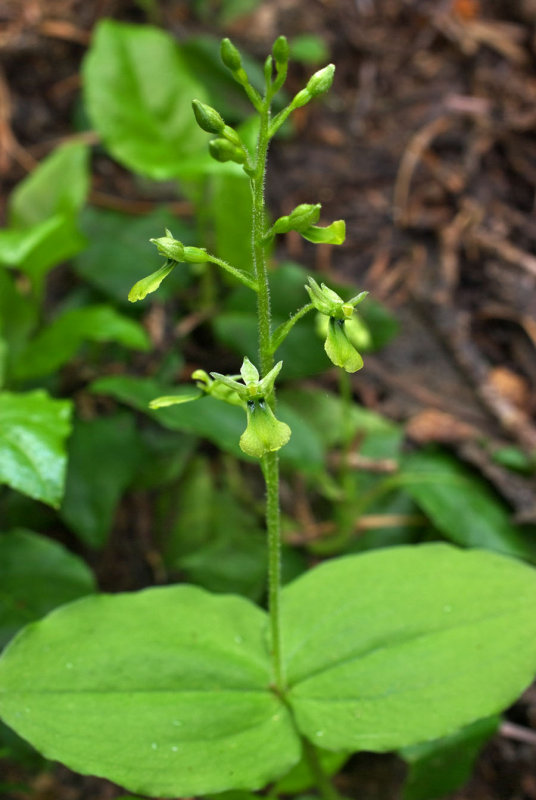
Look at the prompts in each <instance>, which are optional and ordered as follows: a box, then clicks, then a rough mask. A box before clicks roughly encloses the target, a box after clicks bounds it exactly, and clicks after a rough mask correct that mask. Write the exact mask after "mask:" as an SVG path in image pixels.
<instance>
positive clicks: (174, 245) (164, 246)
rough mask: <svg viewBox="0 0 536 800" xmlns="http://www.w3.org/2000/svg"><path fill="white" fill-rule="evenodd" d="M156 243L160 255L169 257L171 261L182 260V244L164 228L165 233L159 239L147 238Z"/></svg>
mask: <svg viewBox="0 0 536 800" xmlns="http://www.w3.org/2000/svg"><path fill="white" fill-rule="evenodd" d="M149 241H150V242H152V243H153V244H155V245H156V247H157V249H158V252H159V253H160V255H161V256H165V257H166V258H169V259H170V260H171V261H184V245H183V244H182V242H179V241H177V239H174V238H173V236H172V235H171V232H170V231H168V230H167V228H166V235H165V236H161V237H160V238H159V239H149Z"/></svg>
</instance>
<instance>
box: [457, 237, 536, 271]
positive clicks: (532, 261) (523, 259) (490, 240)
mask: <svg viewBox="0 0 536 800" xmlns="http://www.w3.org/2000/svg"><path fill="white" fill-rule="evenodd" d="M466 238H467V240H469V241H470V242H471V243H474V244H476V245H478V246H479V247H481V248H482V249H483V250H488V251H489V252H491V253H495V254H496V255H498V256H500V257H501V258H502V259H504V261H506V262H508V263H509V264H512V265H513V266H515V267H521V268H522V269H524V270H526V271H527V272H530V274H531V275H535V276H536V257H535V256H533V255H531V254H530V253H526V252H525V251H524V250H520V248H519V247H516V246H515V245H514V244H512V242H509V241H508V239H504V238H502V237H500V236H497V235H496V234H494V233H490V232H489V231H486V230H484V229H483V228H476V229H473V230H471V231H470V233H468V235H467V237H466Z"/></svg>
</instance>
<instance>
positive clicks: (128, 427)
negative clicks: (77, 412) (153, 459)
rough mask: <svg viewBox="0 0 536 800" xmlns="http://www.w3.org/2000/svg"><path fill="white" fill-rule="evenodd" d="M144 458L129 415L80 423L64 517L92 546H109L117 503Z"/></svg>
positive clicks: (71, 458) (72, 447)
mask: <svg viewBox="0 0 536 800" xmlns="http://www.w3.org/2000/svg"><path fill="white" fill-rule="evenodd" d="M141 456H142V449H141V442H140V440H139V437H138V434H137V432H136V425H135V420H134V418H133V417H132V415H131V414H127V413H120V414H114V415H113V416H111V417H103V418H101V419H93V420H89V421H87V422H86V421H84V420H76V422H75V425H74V429H73V433H72V436H71V440H70V442H69V466H68V470H67V480H66V483H65V496H64V498H63V503H62V506H61V512H60V513H61V516H62V518H63V519H64V520H65V522H66V523H67V525H69V527H70V528H71V529H72V530H73V531H74V532H75V533H76V534H77V536H78V537H79V538H80V539H81V540H82V541H83V542H85V543H86V544H88V545H89V546H90V547H101V546H102V545H103V544H105V542H106V540H107V538H108V534H109V532H110V530H111V527H112V525H113V521H114V515H115V511H116V508H117V504H118V503H119V500H120V499H121V496H122V494H123V492H124V491H125V489H126V488H127V487H128V486H129V485H130V483H131V482H132V479H133V477H134V474H135V471H136V468H137V466H138V464H139V462H140V459H141Z"/></svg>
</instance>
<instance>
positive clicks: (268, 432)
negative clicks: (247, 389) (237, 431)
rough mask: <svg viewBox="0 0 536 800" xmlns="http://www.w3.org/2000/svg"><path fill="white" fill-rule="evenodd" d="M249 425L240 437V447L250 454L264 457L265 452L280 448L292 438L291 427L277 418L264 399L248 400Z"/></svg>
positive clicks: (255, 456)
mask: <svg viewBox="0 0 536 800" xmlns="http://www.w3.org/2000/svg"><path fill="white" fill-rule="evenodd" d="M246 410H247V426H246V430H245V431H244V433H243V434H242V436H241V437H240V449H241V450H242V451H243V452H244V453H246V454H247V455H248V456H253V457H254V458H262V456H263V455H265V453H272V452H274V451H275V450H279V449H280V448H281V447H283V445H285V444H286V443H287V442H288V440H289V439H290V433H291V431H290V428H289V426H288V425H287V424H286V423H285V422H280V420H278V419H276V417H275V416H274V413H273V411H272V409H271V408H270V406H269V405H268V403H267V402H266V401H265V400H264V399H263V398H259V399H257V400H248V402H247V407H246Z"/></svg>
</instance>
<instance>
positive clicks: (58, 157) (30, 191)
mask: <svg viewBox="0 0 536 800" xmlns="http://www.w3.org/2000/svg"><path fill="white" fill-rule="evenodd" d="M88 158H89V150H88V147H87V145H85V144H81V143H80V142H73V143H70V144H64V145H62V146H61V147H58V149H57V150H54V151H53V153H52V154H51V155H49V156H48V157H47V158H45V159H44V160H43V161H42V162H41V163H40V164H39V166H38V167H37V168H36V169H35V170H34V171H33V172H31V173H30V174H29V175H28V177H27V178H25V179H24V180H23V181H21V183H19V184H18V186H17V187H16V189H14V191H13V193H12V194H11V196H10V198H9V204H8V212H9V213H8V218H9V223H10V225H11V226H12V227H13V228H28V227H30V226H32V225H37V224H38V223H40V222H45V221H46V220H49V219H50V218H51V217H54V216H56V215H62V216H64V217H71V218H73V217H76V216H77V214H78V212H79V211H81V209H82V207H83V205H84V203H85V202H86V197H87V193H88V190H89V166H88Z"/></svg>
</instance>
